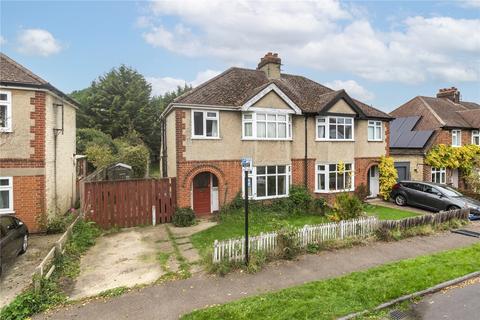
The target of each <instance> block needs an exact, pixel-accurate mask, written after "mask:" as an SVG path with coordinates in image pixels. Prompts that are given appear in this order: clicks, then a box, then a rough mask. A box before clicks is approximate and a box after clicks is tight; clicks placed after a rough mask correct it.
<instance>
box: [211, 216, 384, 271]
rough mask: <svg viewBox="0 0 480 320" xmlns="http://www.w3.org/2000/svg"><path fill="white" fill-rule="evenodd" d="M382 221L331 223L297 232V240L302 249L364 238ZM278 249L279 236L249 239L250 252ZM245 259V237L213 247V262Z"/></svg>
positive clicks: (275, 234) (224, 241)
mask: <svg viewBox="0 0 480 320" xmlns="http://www.w3.org/2000/svg"><path fill="white" fill-rule="evenodd" d="M378 222H379V220H378V219H377V218H376V217H367V218H360V219H353V220H346V221H340V222H331V223H324V224H318V225H313V226H309V225H306V226H304V227H303V228H301V229H298V240H299V244H300V246H301V247H306V246H307V245H309V244H315V243H322V242H324V241H330V240H338V239H346V238H361V237H366V236H369V235H371V234H373V233H374V232H375V230H376V229H377V226H378ZM276 248H277V233H276V232H270V233H261V234H260V235H258V236H254V237H249V241H248V252H249V253H251V252H255V251H262V252H264V253H267V254H268V253H274V252H275V250H276ZM244 258H245V237H242V238H237V239H228V240H223V241H218V240H215V242H214V244H213V263H219V262H221V261H222V260H227V261H243V260H244Z"/></svg>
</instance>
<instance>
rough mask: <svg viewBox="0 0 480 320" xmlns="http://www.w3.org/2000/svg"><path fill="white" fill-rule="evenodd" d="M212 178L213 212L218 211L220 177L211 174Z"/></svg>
mask: <svg viewBox="0 0 480 320" xmlns="http://www.w3.org/2000/svg"><path fill="white" fill-rule="evenodd" d="M210 177H211V178H212V181H211V183H212V196H211V199H212V212H215V211H218V179H217V177H216V176H215V175H214V174H211V175H210Z"/></svg>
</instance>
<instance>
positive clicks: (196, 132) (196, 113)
mask: <svg viewBox="0 0 480 320" xmlns="http://www.w3.org/2000/svg"><path fill="white" fill-rule="evenodd" d="M192 137H193V138H203V139H212V138H218V111H208V110H207V111H203V110H192Z"/></svg>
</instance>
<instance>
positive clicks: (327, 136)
mask: <svg viewBox="0 0 480 320" xmlns="http://www.w3.org/2000/svg"><path fill="white" fill-rule="evenodd" d="M333 118H335V119H336V120H337V121H338V120H339V119H345V120H346V119H349V120H351V121H352V123H351V124H341V125H343V126H345V127H346V126H351V127H352V138H351V139H337V138H335V139H332V138H330V119H333ZM323 119H324V120H323ZM322 120H323V121H324V122H323V123H321V121H322ZM320 126H324V127H325V137H324V138H322V137H319V136H318V127H320ZM335 126H336V127H338V123H337V124H336V125H335ZM315 140H316V141H355V119H354V118H353V117H339V116H326V117H316V118H315Z"/></svg>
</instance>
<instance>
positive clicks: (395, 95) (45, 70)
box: [0, 0, 480, 112]
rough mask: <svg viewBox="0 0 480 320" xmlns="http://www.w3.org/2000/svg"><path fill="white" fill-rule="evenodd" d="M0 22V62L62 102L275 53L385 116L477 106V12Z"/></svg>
mask: <svg viewBox="0 0 480 320" xmlns="http://www.w3.org/2000/svg"><path fill="white" fill-rule="evenodd" d="M0 18H1V19H0V20H1V21H0V48H1V51H2V52H3V53H5V54H7V55H8V56H10V57H11V58H13V59H14V60H16V61H17V62H19V63H21V64H22V65H24V66H26V67H27V68H29V69H30V70H31V71H33V72H34V73H36V74H37V75H39V76H41V77H42V78H44V79H45V80H47V81H49V82H50V83H52V84H53V85H54V86H56V87H57V88H59V89H61V90H62V91H64V92H66V93H69V92H71V91H73V90H80V89H83V88H86V87H88V86H89V85H90V84H91V82H92V81H93V80H95V79H97V78H98V77H99V76H101V75H102V74H104V73H106V72H108V71H109V70H111V69H112V68H115V67H118V66H119V65H121V64H125V65H128V66H130V67H133V68H135V69H136V70H138V71H139V72H140V73H142V74H143V75H144V76H145V77H146V79H147V80H148V81H149V82H150V83H151V84H152V90H153V93H154V94H162V93H164V92H166V91H171V90H173V89H175V88H176V86H178V85H183V84H185V83H188V84H191V85H193V86H196V85H198V84H200V83H202V82H204V81H206V80H208V79H209V78H211V77H213V76H215V75H217V74H219V73H221V72H222V71H224V70H226V69H227V68H229V67H232V66H239V67H245V68H252V69H254V68H255V67H256V65H257V63H258V62H259V60H260V58H261V57H262V56H263V55H264V54H265V53H266V52H277V53H278V54H279V56H280V57H281V58H282V72H285V73H290V74H298V75H303V76H306V77H308V78H310V79H312V80H315V81H317V82H319V83H321V84H324V85H326V86H329V87H331V88H333V89H345V90H346V91H347V93H349V94H350V95H351V96H353V97H354V98H357V99H359V100H361V101H363V102H365V103H368V104H370V105H373V106H375V107H377V108H379V109H381V110H383V111H387V112H389V111H391V110H393V109H395V108H396V107H398V106H400V105H401V104H403V103H405V102H406V101H408V100H410V99H411V98H413V97H415V96H417V95H424V96H434V95H435V94H436V92H437V91H438V89H440V88H445V87H451V86H455V87H457V88H458V89H459V90H460V92H461V95H462V99H463V100H465V101H476V102H480V0H465V1H437V2H434V1H336V0H321V1H308V2H302V1H263V2H262V1H236V0H231V1H218V0H210V1H202V0H177V1H5V0H2V1H1V2H0Z"/></svg>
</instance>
